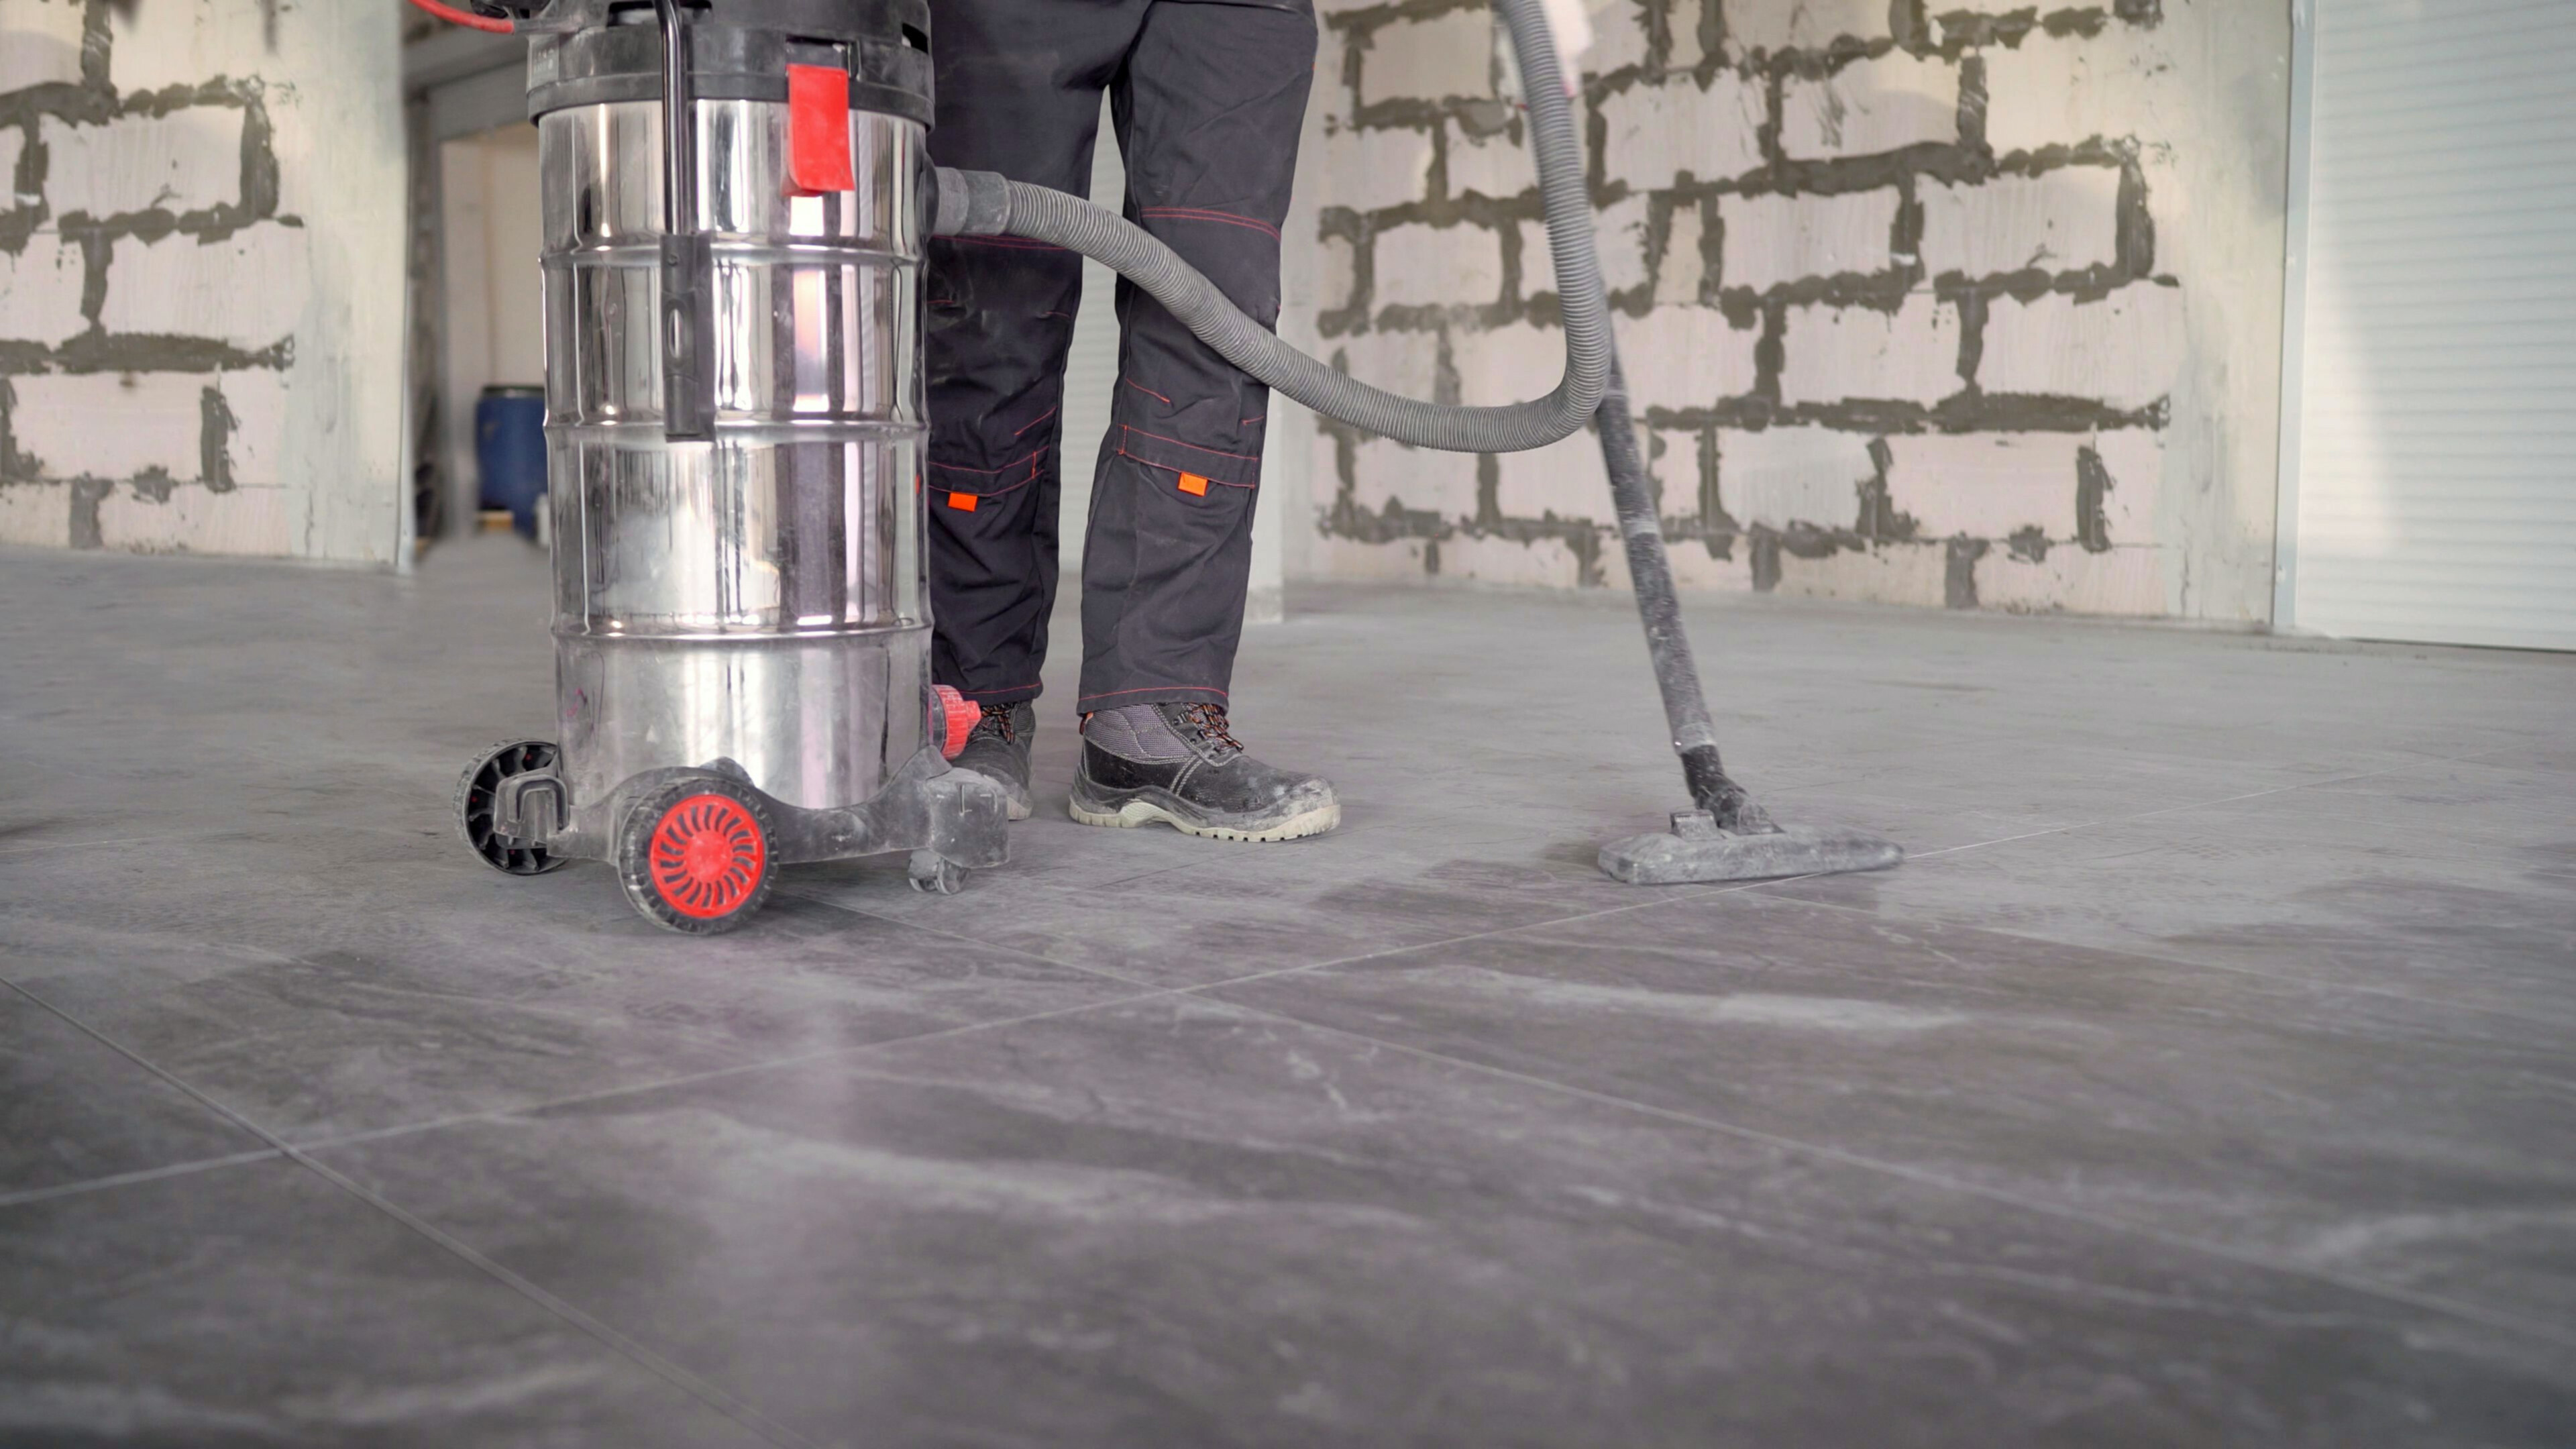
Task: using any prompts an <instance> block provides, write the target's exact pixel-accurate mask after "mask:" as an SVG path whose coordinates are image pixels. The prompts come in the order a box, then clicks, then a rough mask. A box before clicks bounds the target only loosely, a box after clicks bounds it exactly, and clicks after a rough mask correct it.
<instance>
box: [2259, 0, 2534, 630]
mask: <svg viewBox="0 0 2576 1449" xmlns="http://www.w3.org/2000/svg"><path fill="white" fill-rule="evenodd" d="M2300 8H2301V10H2302V11H2303V12H2305V13H2306V14H2307V15H2312V16H2313V18H2314V19H2313V23H2314V30H2313V32H2312V34H2311V35H2309V36H2308V37H2306V40H2307V43H2308V47H2309V49H2308V54H2307V59H2308V63H2309V67H2310V68H2309V71H2308V82H2307V87H2306V107H2305V109H2306V119H2307V128H2308V144H2307V148H2306V162H2307V179H2306V185H2305V188H2304V190H2305V196H2306V219H2305V233H2306V235H2305V245H2304V268H2303V271H2304V278H2303V283H2302V280H2301V279H2300V278H2299V277H2298V276H2296V275H2295V274H2294V279H2293V282H2294V296H2293V299H2292V301H2293V310H2292V318H2293V323H2292V329H2291V337H2290V343H2291V347H2292V358H2293V365H2292V368H2291V378H2292V382H2293V392H2292V407H2293V409H2294V411H2293V414H2292V416H2291V418H2289V419H2287V421H2289V422H2290V423H2292V424H2293V425H2294V426H2295V428H2296V432H2295V433H2294V434H2293V435H2292V438H2291V446H2290V447H2289V448H2288V449H2287V450H2285V462H2287V463H2288V464H2289V465H2290V467H2291V468H2292V469H2293V470H2294V471H2293V472H2291V473H2289V474H2288V475H2286V476H2285V477H2284V479H2283V484H2284V486H2285V487H2294V488H2295V493H2294V495H2292V496H2291V497H2290V498H2288V499H2287V500H2285V503H2286V506H2285V508H2284V510H2283V520H2282V521H2283V524H2284V529H2283V532H2284V537H2283V540H2282V541H2283V543H2284V544H2285V545H2287V547H2285V549H2284V551H2283V555H2282V562H2283V568H2284V582H2283V587H2282V590H2281V596H2280V600H2279V603H2280V605H2281V608H2282V613H2283V614H2284V616H2285V622H2287V623H2289V624H2290V625H2291V626H2292V627H2295V628H2297V629H2300V630H2305V631H2313V632H2318V633H2324V634H2331V635H2339V636H2344V637H2351V638H2365V639H2404V640H2423V641H2431V642H2444V643H2458V644H2485V645H2504V646H2516V647H2524V648H2542V649H2576V0H2306V3H2303V4H2302V5H2301V7H2300ZM2303 23H2305V22H2304V20H2303ZM2293 190H2294V202H2295V199H2296V193H2297V191H2298V188H2297V187H2296V186H2295V184H2294V188H2293ZM2298 234H2299V228H2298V226H2297V224H2296V213H2295V211H2294V225H2293V232H2292V235H2293V245H2294V260H2296V259H2297V250H2296V248H2297V247H2298Z"/></svg>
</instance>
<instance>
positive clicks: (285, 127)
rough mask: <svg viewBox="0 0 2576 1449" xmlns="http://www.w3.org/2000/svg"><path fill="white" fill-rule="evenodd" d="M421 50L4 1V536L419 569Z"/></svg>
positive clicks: (364, 38)
mask: <svg viewBox="0 0 2576 1449" xmlns="http://www.w3.org/2000/svg"><path fill="white" fill-rule="evenodd" d="M395 32H396V15H395V10H394V7H392V6H390V5H378V4H359V3H346V4H342V3H332V4H327V5H312V4H297V5H285V4H278V3H273V0H131V3H126V0H118V3H111V0H0V175H5V176H8V177H11V178H12V179H13V181H14V186H13V188H12V191H13V193H14V194H13V197H12V198H11V200H10V203H9V206H8V209H7V210H6V211H5V212H0V541H6V542H12V543H36V544H50V545H57V546H67V547H72V548H115V549H130V550H138V551H147V552H200V553H224V554H250V555H268V556H285V557H300V558H316V559H334V560H345V561H353V562H371V563H385V562H391V561H392V560H393V558H394V556H395V553H396V549H397V542H398V537H399V527H400V511H399V510H400V492H399V490H398V488H397V486H396V482H397V476H398V471H399V467H400V463H401V453H402V447H401V407H402V402H401V386H402V384H401V365H402V339H403V284H402V277H403V250H402V249H403V196H404V186H403V179H404V178H403V170H404V158H403V143H402V117H401V99H400V97H401V90H400V84H399V80H398V57H397V49H396V40H395Z"/></svg>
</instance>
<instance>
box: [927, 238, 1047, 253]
mask: <svg viewBox="0 0 2576 1449" xmlns="http://www.w3.org/2000/svg"><path fill="white" fill-rule="evenodd" d="M938 240H940V241H944V242H955V243H957V244H958V245H959V246H969V247H1000V248H1001V249H1002V250H1004V251H1006V252H1060V251H1064V250H1066V248H1064V247H1060V246H1057V245H1056V244H1055V243H1053V242H1041V241H1023V240H1021V239H1020V238H1018V237H1015V236H943V237H940V238H938Z"/></svg>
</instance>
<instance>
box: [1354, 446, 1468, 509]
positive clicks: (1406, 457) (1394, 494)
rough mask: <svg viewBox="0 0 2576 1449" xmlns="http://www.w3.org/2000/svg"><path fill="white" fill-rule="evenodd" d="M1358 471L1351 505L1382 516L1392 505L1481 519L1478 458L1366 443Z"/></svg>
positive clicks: (1360, 455)
mask: <svg viewBox="0 0 2576 1449" xmlns="http://www.w3.org/2000/svg"><path fill="white" fill-rule="evenodd" d="M1356 451H1357V455H1358V456H1357V462H1356V466H1355V468H1354V470H1353V474H1352V477H1353V481H1354V484H1355V486H1354V488H1353V489H1352V493H1351V502H1352V503H1353V505H1354V506H1356V507H1357V508H1358V509H1359V510H1360V511H1361V512H1362V513H1370V514H1379V513H1384V512H1385V511H1386V506H1387V504H1388V503H1390V502H1393V503H1395V504H1396V505H1398V506H1399V507H1401V508H1403V509H1406V510H1408V511H1411V512H1416V513H1436V514H1438V515H1439V516H1441V517H1442V518H1451V519H1468V518H1474V517H1475V516H1476V457H1475V455H1474V454H1473V453H1444V452H1441V451H1439V450H1437V449H1432V448H1408V447H1406V446H1404V445H1403V444H1401V443H1390V442H1388V441H1386V440H1385V439H1383V438H1371V439H1368V440H1367V441H1365V442H1363V443H1361V444H1360V445H1359V447H1358V449H1357V450H1356Z"/></svg>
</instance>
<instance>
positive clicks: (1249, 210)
mask: <svg viewBox="0 0 2576 1449" xmlns="http://www.w3.org/2000/svg"><path fill="white" fill-rule="evenodd" d="M931 17H932V41H931V48H932V54H933V57H934V59H935V60H936V63H937V67H938V80H939V100H938V122H939V124H938V126H937V128H936V129H935V130H934V131H933V132H932V133H931V137H930V152H931V155H932V156H933V157H934V158H935V159H936V160H937V161H938V162H939V164H940V165H943V166H954V167H959V168H963V169H969V170H980V171H998V172H1000V173H1001V174H1003V175H1004V176H1008V177H1010V178H1012V179H1013V180H1016V181H1027V182H1033V183H1035V184H1037V185H1040V186H1051V187H1054V188H1056V189H1057V190H1060V191H1069V192H1072V193H1074V194H1075V195H1077V196H1080V195H1088V194H1089V192H1090V186H1091V152H1092V145H1093V141H1094V139H1095V137H1096V135H1097V132H1098V130H1099V116H1100V97H1101V93H1102V92H1103V91H1106V92H1108V94H1109V97H1110V114H1111V119H1112V122H1113V123H1114V125H1115V127H1116V130H1117V136H1118V146H1119V150H1120V152H1121V153H1122V154H1123V155H1124V156H1125V158H1126V164H1127V205H1126V215H1127V219H1128V220H1129V221H1132V222H1135V223H1136V224H1138V225H1140V226H1142V227H1144V228H1145V229H1146V230H1147V231H1150V232H1152V233H1153V234H1154V235H1155V236H1156V237H1158V238H1160V239H1161V240H1162V241H1163V242H1164V243H1165V244H1166V245H1168V246H1170V247H1171V248H1172V250H1174V251H1176V252H1178V253H1180V255H1181V257H1182V258H1183V259H1184V260H1186V261H1187V262H1189V263H1190V265H1192V266H1194V267H1196V268H1198V269H1199V270H1200V271H1202V272H1204V273H1206V274H1207V276H1208V278H1209V279H1210V280H1211V281H1213V282H1215V283H1216V284H1217V286H1218V287H1219V288H1221V289H1223V291H1224V292H1225V294H1226V296H1227V297H1229V298H1230V299H1232V300H1233V302H1234V304H1235V305H1236V306H1238V307H1241V308H1242V309H1243V310H1244V311H1245V312H1246V313H1248V314H1250V315H1251V316H1252V317H1254V318H1255V319H1257V320H1258V321H1260V322H1261V323H1263V324H1264V325H1265V326H1267V325H1272V324H1275V323H1276V322H1277V320H1278V316H1279V226H1280V223H1281V222H1282V221H1283V220H1284V219H1285V218H1286V216H1287V212H1288V189H1289V182H1290V179H1291V176H1292V174H1293V173H1294V171H1295V170H1296V164H1297V141H1298V134H1299V131H1300V129H1301V128H1302V126H1303V124H1304V119H1305V112H1306V95H1307V91H1308V88H1309V87H1310V86H1311V85H1312V84H1313V81H1314V59H1315V19H1314V14H1313V9H1312V0H1278V3H1258V4H1256V3H1248V0H1237V3H1224V0H934V3H933V6H932V11H931ZM928 290H929V319H930V320H929V354H930V355H929V407H930V426H931V434H930V461H929V478H928V485H929V486H928V502H929V505H930V508H929V512H930V590H931V602H932V607H933V610H934V613H935V616H936V618H937V622H938V638H937V645H936V652H935V655H934V669H935V671H936V673H937V676H938V679H939V681H940V682H941V683H943V684H948V685H952V686H954V687H955V688H957V689H959V690H962V691H963V692H964V693H965V694H966V696H967V697H968V698H970V699H973V700H975V701H977V702H978V703H1009V702H1012V701H1016V700H1023V699H1034V698H1035V697H1036V696H1037V694H1038V667H1039V665H1040V664H1041V663H1042V662H1043V661H1044V660H1045V658H1046V647H1047V615H1048V611H1049V610H1050V609H1052V608H1053V607H1054V603H1055V588H1056V502H1057V497H1058V492H1059V489H1058V478H1059V471H1060V470H1059V463H1060V461H1061V459H1060V444H1061V443H1062V442H1063V426H1064V410H1063V401H1064V368H1065V358H1066V354H1067V352H1068V350H1069V349H1070V347H1071V346H1072V342H1073V314H1074V309H1075V307H1076V306H1077V305H1079V302H1080V299H1081V294H1082V259H1081V258H1080V257H1078V256H1076V255H1074V254H1073V253H1071V252H1068V251H1064V250H1062V249H1060V248H1057V247H1051V246H1046V245H1043V244H1040V243H1036V242H1029V241H1022V240H1019V239H1017V238H1013V237H951V238H941V239H936V240H933V241H932V242H931V243H930V260H929V268H928ZM1118 321H1119V326H1120V332H1121V337H1120V343H1119V379H1118V383H1117V398H1116V401H1115V402H1114V403H1113V405H1112V408H1111V413H1110V426H1109V433H1108V436H1107V437H1106V438H1105V439H1103V440H1102V442H1101V448H1100V467H1099V471H1098V473H1097V474H1096V475H1095V480H1094V483H1093V485H1092V486H1093V492H1092V503H1091V520H1090V533H1089V536H1088V539H1087V541H1086V544H1085V546H1084V550H1083V555H1084V556H1083V587H1082V630H1083V636H1084V637H1083V657H1082V684H1081V698H1080V701H1079V702H1078V704H1077V706H1076V708H1077V709H1078V710H1080V711H1082V712H1084V713H1088V712H1090V711H1093V710H1098V709H1114V708H1117V707H1118V706H1121V705H1129V704H1153V703H1159V702H1167V701H1173V702H1188V703H1194V704H1195V703H1215V704H1219V705H1222V704H1224V703H1225V701H1226V690H1227V688H1228V686H1229V685H1230V684H1231V683H1232V682H1233V674H1234V654H1235V648H1236V646H1237V645H1238V644H1239V643H1240V642H1241V640H1242V636H1243V604H1244V592H1245V589H1246V588H1247V586H1248V585H1249V583H1250V580H1251V573H1252V512H1253V497H1254V493H1255V491H1256V488H1257V485H1258V484H1259V483H1260V480H1261V446H1262V423H1263V420H1264V418H1265V416H1266V415H1267V413H1268V411H1269V406H1270V390H1269V389H1268V388H1266V387H1264V386H1262V385H1261V384H1260V383H1257V382H1255V381H1253V380H1252V379H1251V378H1249V377H1246V376H1244V375H1243V374H1242V373H1241V372H1238V371H1236V370H1235V368H1234V366H1233V365H1232V364H1230V363H1228V362H1226V361H1225V360H1224V359H1223V358H1221V357H1219V356H1217V355H1216V353H1214V352H1213V351H1211V350H1209V349H1208V347H1207V346H1206V344H1204V343H1202V342H1200V341H1199V340H1198V339H1197V338H1196V337H1193V336H1192V335H1190V333H1189V331H1188V330H1187V329H1186V328H1184V327H1182V326H1181V324H1180V323H1179V322H1177V321H1175V320H1174V319H1173V317H1172V315H1171V314H1170V313H1169V312H1167V311H1165V310H1164V309H1163V307H1162V305H1161V304H1160V303H1158V302H1156V301H1154V300H1153V299H1152V298H1150V297H1148V296H1145V295H1144V294H1143V293H1141V292H1139V291H1137V290H1136V289H1135V288H1134V287H1133V286H1132V285H1130V284H1129V283H1127V282H1124V281H1121V282H1120V283H1119V285H1118ZM1073 441H1074V443H1075V444H1076V445H1077V446H1081V445H1084V444H1087V443H1088V442H1089V441H1090V440H1089V439H1080V438H1078V439H1074V440H1073Z"/></svg>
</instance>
